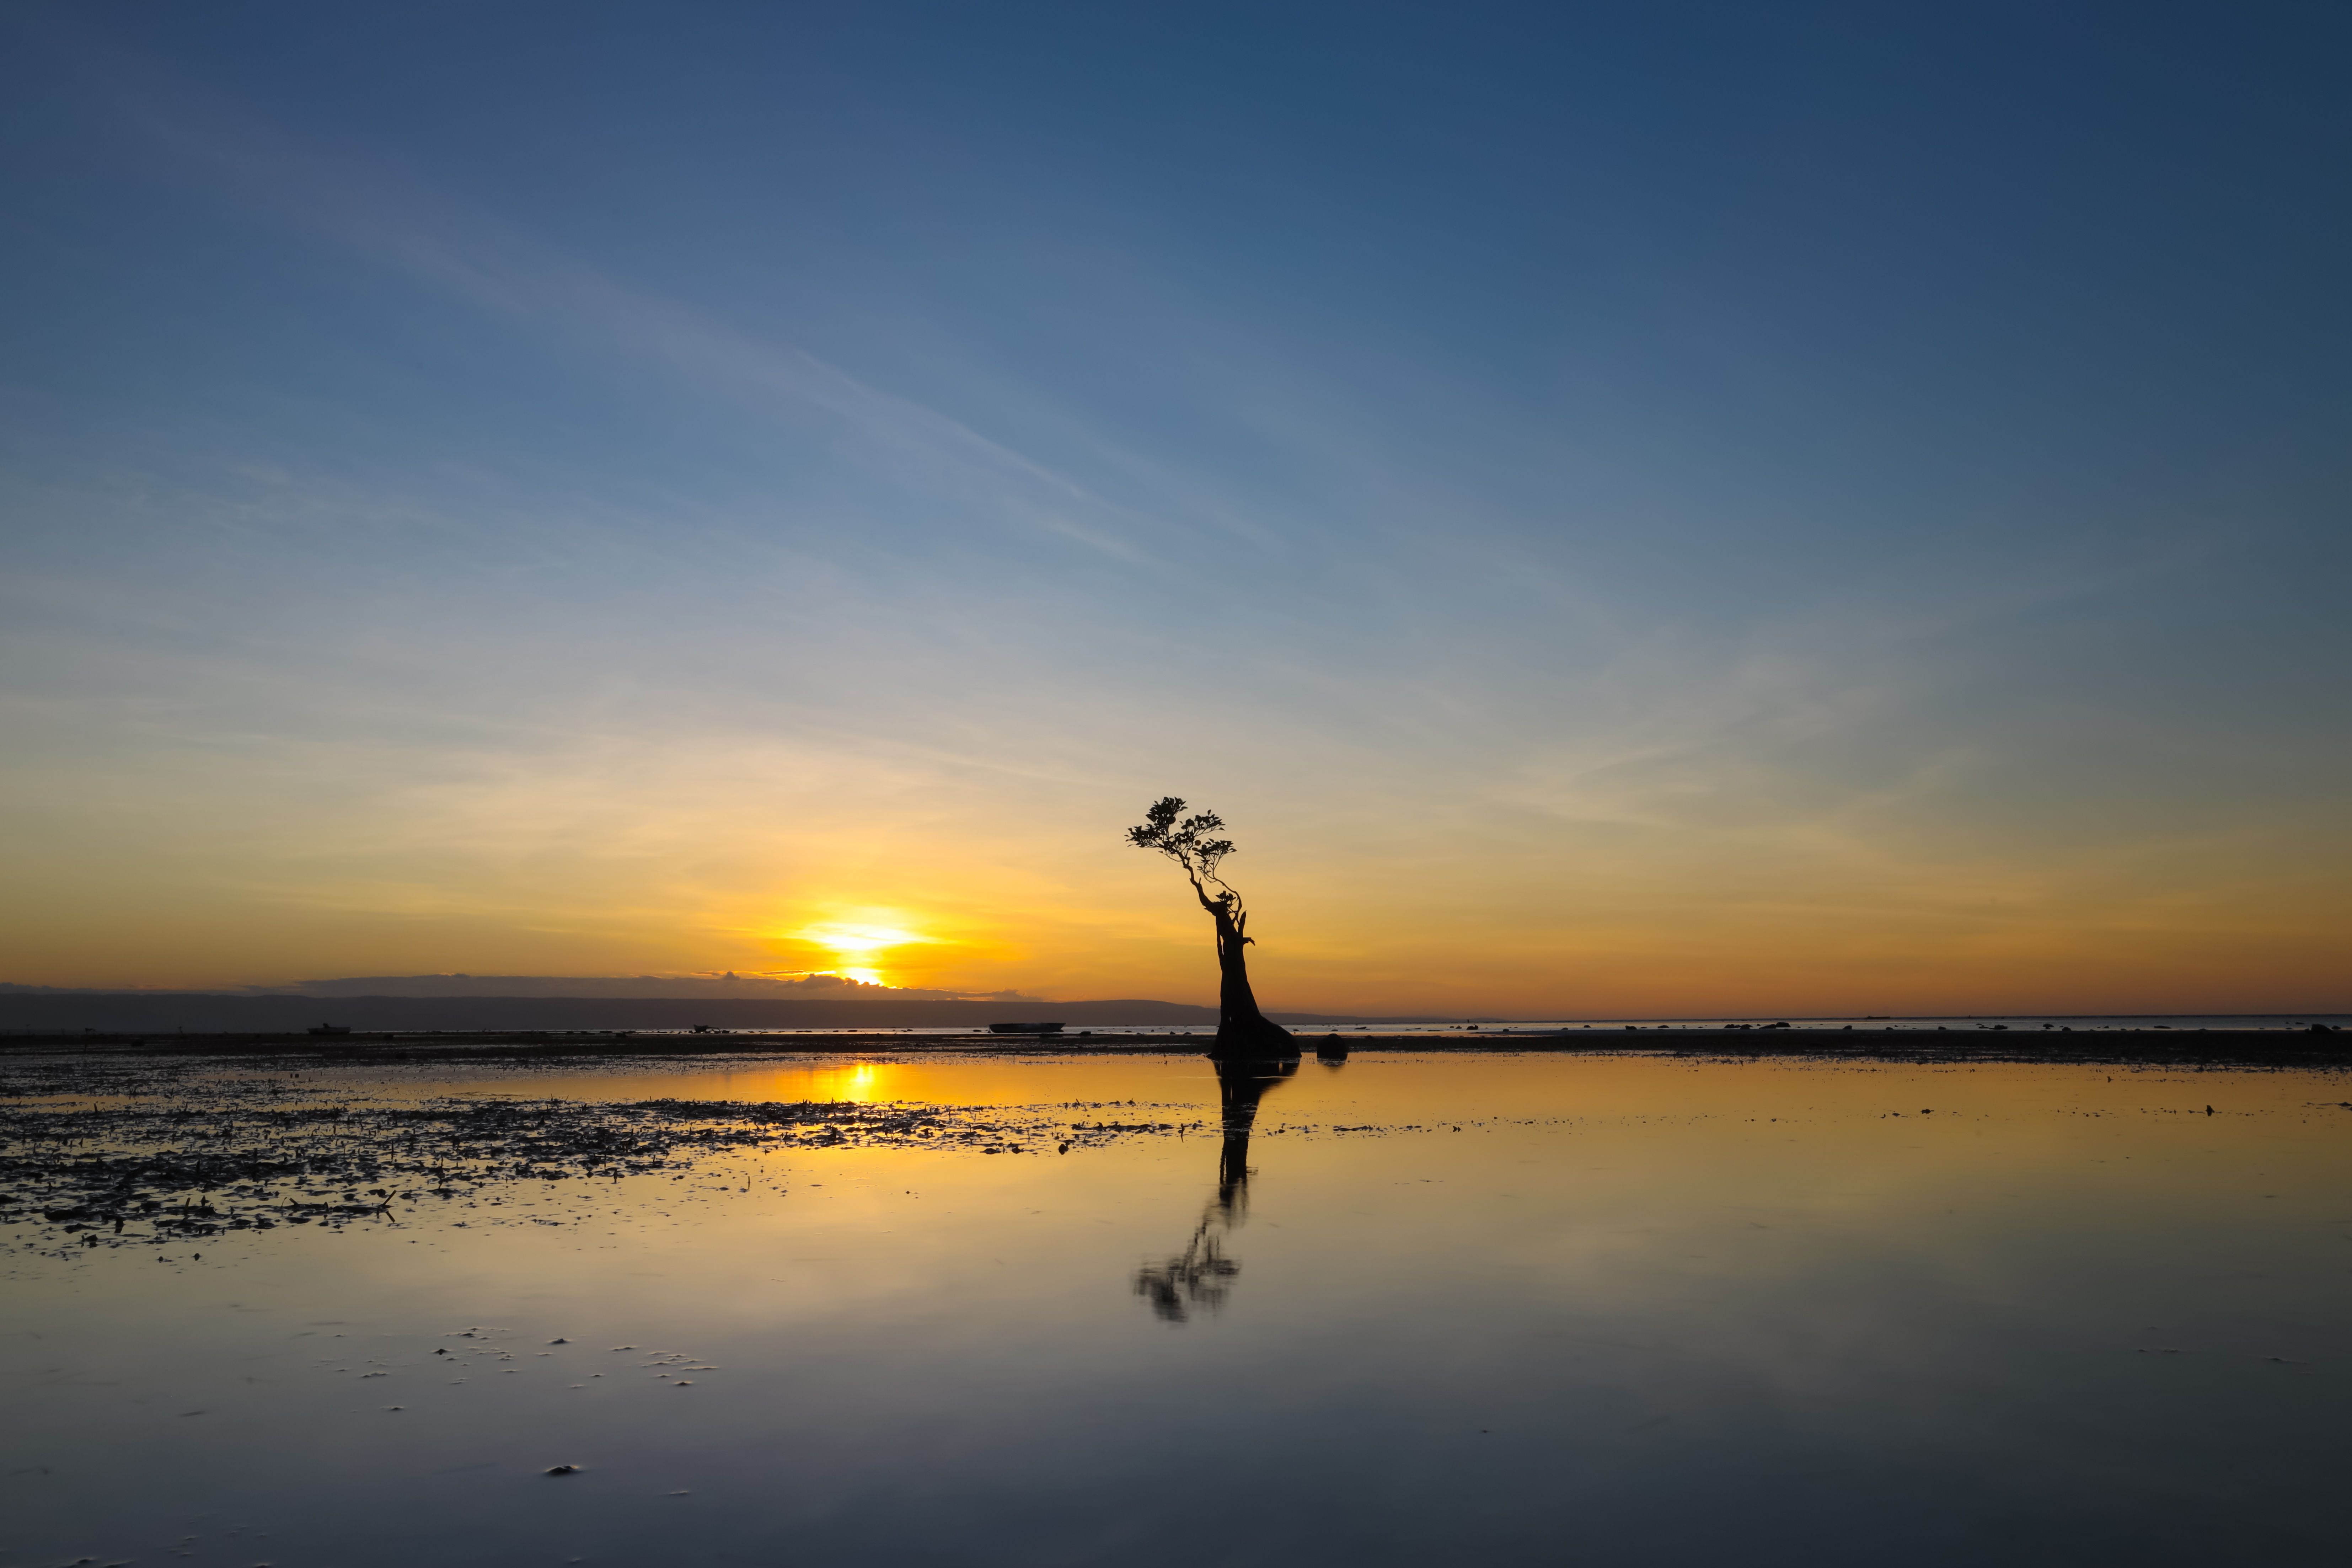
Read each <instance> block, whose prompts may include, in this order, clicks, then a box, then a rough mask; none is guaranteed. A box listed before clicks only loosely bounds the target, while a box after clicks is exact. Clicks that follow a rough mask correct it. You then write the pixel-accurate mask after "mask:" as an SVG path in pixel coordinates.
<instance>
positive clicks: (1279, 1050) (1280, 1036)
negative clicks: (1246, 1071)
mask: <svg viewBox="0 0 2352 1568" xmlns="http://www.w3.org/2000/svg"><path fill="white" fill-rule="evenodd" d="M1238 901H1239V900H1233V899H1229V898H1228V899H1218V900H1209V899H1203V900H1202V903H1204V904H1206V905H1208V910H1209V913H1210V915H1211V916H1212V917H1213V919H1214V920H1215V921H1216V922H1217V1043H1216V1047H1215V1055H1216V1056H1217V1057H1219V1058H1233V1057H1270V1056H1290V1055H1294V1054H1296V1052H1297V1049H1298V1047H1297V1046H1296V1045H1295V1044H1293V1043H1292V1041H1291V1038H1290V1031H1289V1030H1287V1029H1286V1028H1284V1027H1283V1026H1281V1025H1279V1024H1277V1023H1276V1022H1274V1020H1272V1019H1271V1018H1268V1017H1267V1016H1265V1014H1263V1013H1261V1012H1259V1011H1258V1010H1257V997H1256V995H1255V994H1254V993H1253V992H1252V991H1251V990H1250V982H1249V958H1248V951H1249V937H1248V936H1247V935H1246V934H1245V932H1244V922H1245V921H1247V919H1248V917H1247V916H1246V915H1241V914H1237V913H1236V912H1235V907H1234V906H1235V904H1236V903H1237V902H1238Z"/></svg>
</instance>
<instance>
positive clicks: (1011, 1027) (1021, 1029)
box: [988, 1024, 1062, 1035]
mask: <svg viewBox="0 0 2352 1568" xmlns="http://www.w3.org/2000/svg"><path fill="white" fill-rule="evenodd" d="M988 1032H989V1033H990V1034H992V1035H1058V1034H1060V1033H1061V1032H1062V1026H1061V1025H1059V1024H991V1025H990V1026H988Z"/></svg>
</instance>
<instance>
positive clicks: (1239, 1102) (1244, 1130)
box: [1135, 981, 1298, 1323]
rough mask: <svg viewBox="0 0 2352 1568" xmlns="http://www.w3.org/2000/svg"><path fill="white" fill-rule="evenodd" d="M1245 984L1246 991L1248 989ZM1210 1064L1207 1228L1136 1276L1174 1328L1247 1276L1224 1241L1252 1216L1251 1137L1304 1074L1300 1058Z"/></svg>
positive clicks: (1212, 1306) (1213, 1305) (1138, 1288)
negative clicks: (1272, 1097)
mask: <svg viewBox="0 0 2352 1568" xmlns="http://www.w3.org/2000/svg"><path fill="white" fill-rule="evenodd" d="M1243 984H1244V991H1246V987H1247V984H1248V983H1247V982H1246V981H1244V983H1243ZM1269 1027H1271V1026H1269ZM1284 1038H1288V1036H1287V1035H1286V1036H1284ZM1210 1059H1211V1060H1213V1062H1214V1063H1215V1064H1216V1068H1217V1101H1218V1107H1217V1109H1218V1122H1219V1126H1220V1131H1221V1132H1222V1137H1221V1138H1220V1139H1219V1141H1218V1147H1217V1193H1216V1196H1215V1197H1213V1198H1212V1199H1211V1200H1210V1201H1209V1204H1208V1206H1207V1207H1205V1208H1204V1209H1202V1212H1201V1223H1200V1224H1198V1225H1196V1226H1193V1227H1192V1240H1191V1241H1189V1242H1187V1243H1186V1244H1185V1247H1184V1250H1183V1251H1182V1252H1181V1253H1178V1254H1177V1255H1176V1256H1175V1257H1173V1258H1169V1259H1168V1260H1167V1261H1166V1262H1165V1263H1154V1264H1146V1265H1145V1266H1144V1267H1143V1268H1139V1269H1138V1270H1137V1271H1136V1276H1135V1293H1136V1294H1137V1295H1139V1296H1141V1297H1143V1298H1144V1299H1145V1300H1149V1301H1150V1303H1151V1310H1152V1311H1153V1312H1154V1313H1155V1314H1156V1315H1158V1316H1159V1317H1160V1318H1161V1319H1162V1320H1164V1321H1168V1322H1171V1323H1181V1322H1183V1321H1185V1320H1186V1319H1187V1318H1188V1317H1190V1316H1191V1315H1192V1310H1194V1309H1198V1310H1202V1311H1209V1312H1213V1311H1215V1310H1217V1309H1218V1308H1219V1307H1222V1306H1223V1305H1224V1302H1225V1297H1226V1295H1227V1294H1228V1293H1229V1292H1231V1291H1232V1289H1233V1284H1232V1281H1233V1279H1234V1276H1235V1275H1236V1274H1239V1273H1240V1272H1241V1271H1242V1266H1241V1265H1240V1264H1238V1263H1236V1262H1234V1260H1233V1259H1232V1258H1227V1257H1226V1256H1225V1253H1224V1238H1225V1237H1226V1236H1227V1235H1228V1234H1229V1233H1231V1232H1232V1231H1234V1230H1235V1229H1237V1228H1239V1227H1240V1226H1241V1224H1242V1221H1243V1220H1244V1218H1245V1217H1247V1215H1248V1213H1249V1177H1250V1169H1249V1145H1250V1131H1251V1129H1252V1128H1254V1127H1255V1126H1256V1125H1257V1106H1258V1101H1259V1100H1264V1099H1265V1096H1266V1092H1267V1091H1268V1090H1269V1089H1273V1088H1274V1086H1275V1085H1276V1084H1278V1083H1280V1082H1282V1081H1283V1080H1284V1079H1287V1078H1289V1077H1290V1076H1291V1075H1292V1074H1294V1073H1296V1072H1297V1070H1298V1058H1297V1057H1296V1056H1293V1057H1292V1058H1289V1059H1288V1060H1286V1061H1270V1060H1265V1059H1263V1058H1261V1059H1258V1060H1255V1061H1244V1060H1235V1059H1234V1058H1229V1057H1224V1056H1217V1057H1213V1058H1210Z"/></svg>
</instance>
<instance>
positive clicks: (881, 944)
mask: <svg viewBox="0 0 2352 1568" xmlns="http://www.w3.org/2000/svg"><path fill="white" fill-rule="evenodd" d="M792 934H793V940H795V941H798V942H807V943H809V944H810V945H811V946H813V947H821V948H823V949H824V950H825V951H826V952H829V953H831V954H833V957H834V960H835V964H834V973H836V974H839V975H841V976H843V977H844V978H845V979H849V980H855V981H858V982H860V983H861V984H866V985H880V984H883V983H884V982H883V979H882V973H883V972H882V970H881V969H880V968H879V967H878V966H877V964H876V963H875V958H876V956H877V954H879V953H882V952H887V950H889V949H891V948H894V947H908V946H911V945H913V944H914V943H917V942H929V941H931V940H932V939H931V938H929V937H927V936H925V935H923V933H922V932H920V931H908V930H906V929H905V928H903V927H900V926H888V925H867V924H861V923H852V922H847V921H828V922H826V923H824V924H821V925H813V926H806V927H803V929H801V930H799V931H794V932H793V933H792Z"/></svg>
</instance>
